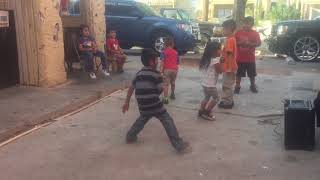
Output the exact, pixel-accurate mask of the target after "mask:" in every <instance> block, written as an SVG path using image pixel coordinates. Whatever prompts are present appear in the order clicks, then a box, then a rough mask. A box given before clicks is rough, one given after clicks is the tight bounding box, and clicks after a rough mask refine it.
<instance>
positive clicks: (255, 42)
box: [248, 33, 261, 48]
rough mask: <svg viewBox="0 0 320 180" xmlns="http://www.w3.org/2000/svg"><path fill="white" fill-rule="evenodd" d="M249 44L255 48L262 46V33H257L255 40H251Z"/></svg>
mask: <svg viewBox="0 0 320 180" xmlns="http://www.w3.org/2000/svg"><path fill="white" fill-rule="evenodd" d="M248 46H250V47H253V48H256V47H259V46H261V39H260V35H259V34H258V33H256V37H255V41H253V42H249V43H248Z"/></svg>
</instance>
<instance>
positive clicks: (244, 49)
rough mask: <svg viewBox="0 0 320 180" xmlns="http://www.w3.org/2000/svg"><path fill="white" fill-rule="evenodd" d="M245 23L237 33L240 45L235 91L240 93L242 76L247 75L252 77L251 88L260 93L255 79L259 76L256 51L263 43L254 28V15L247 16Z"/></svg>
mask: <svg viewBox="0 0 320 180" xmlns="http://www.w3.org/2000/svg"><path fill="white" fill-rule="evenodd" d="M243 23H244V24H243V27H242V29H241V30H239V31H238V32H237V33H236V35H235V37H236V40H237V45H238V55H237V62H238V66H239V68H238V72H237V82H236V87H235V89H234V93H235V94H239V93H240V89H241V85H240V84H241V78H243V77H246V75H248V77H249V78H250V83H251V86H250V90H251V91H252V92H253V93H258V89H257V86H256V81H255V77H256V76H257V70H256V56H255V52H256V47H258V46H260V45H261V40H260V35H259V33H258V32H257V31H255V30H253V29H252V27H253V25H254V19H253V17H251V16H248V17H246V18H245V19H244V22H243Z"/></svg>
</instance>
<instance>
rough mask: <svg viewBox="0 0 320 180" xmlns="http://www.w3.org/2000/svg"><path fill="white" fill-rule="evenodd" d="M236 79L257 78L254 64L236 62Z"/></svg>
mask: <svg viewBox="0 0 320 180" xmlns="http://www.w3.org/2000/svg"><path fill="white" fill-rule="evenodd" d="M237 76H238V77H246V76H248V77H250V78H252V77H256V76H257V70H256V63H255V62H253V63H239V62H238V72H237Z"/></svg>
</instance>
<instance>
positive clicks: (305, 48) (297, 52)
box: [291, 35, 320, 62]
mask: <svg viewBox="0 0 320 180" xmlns="http://www.w3.org/2000/svg"><path fill="white" fill-rule="evenodd" d="M319 55H320V41H319V39H317V38H316V37H314V36H310V35H304V36H300V37H298V38H296V39H295V40H294V41H293V47H292V51H291V56H292V58H293V59H294V60H295V61H298V62H314V61H318V60H319V58H318V57H319Z"/></svg>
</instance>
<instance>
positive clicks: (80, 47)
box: [79, 44, 93, 51]
mask: <svg viewBox="0 0 320 180" xmlns="http://www.w3.org/2000/svg"><path fill="white" fill-rule="evenodd" d="M79 50H80V51H93V49H92V48H84V47H83V45H82V44H79Z"/></svg>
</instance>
